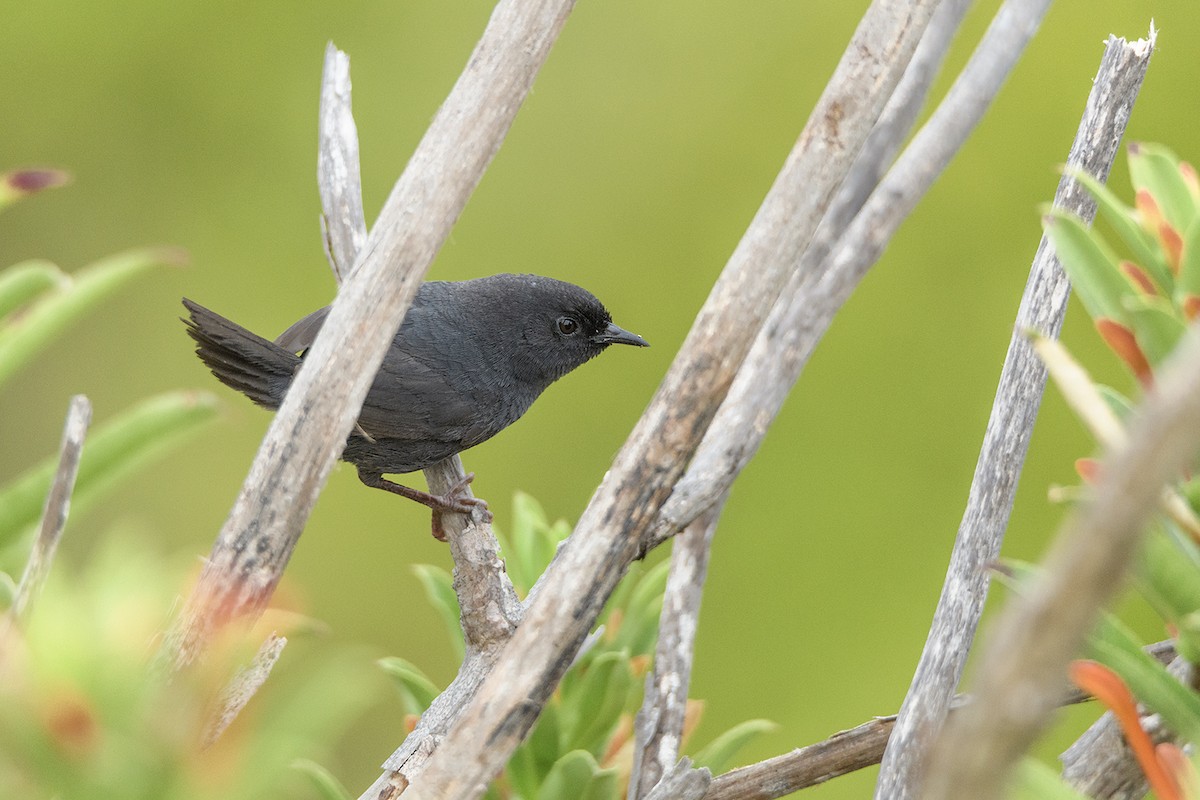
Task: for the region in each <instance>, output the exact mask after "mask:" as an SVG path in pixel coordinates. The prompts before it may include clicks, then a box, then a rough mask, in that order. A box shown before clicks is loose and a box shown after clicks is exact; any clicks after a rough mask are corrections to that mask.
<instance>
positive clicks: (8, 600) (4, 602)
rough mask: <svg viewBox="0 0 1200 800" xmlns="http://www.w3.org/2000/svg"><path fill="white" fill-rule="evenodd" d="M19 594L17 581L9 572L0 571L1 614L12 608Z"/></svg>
mask: <svg viewBox="0 0 1200 800" xmlns="http://www.w3.org/2000/svg"><path fill="white" fill-rule="evenodd" d="M16 596H17V582H16V581H14V580H13V577H12V575H9V574H8V573H7V572H0V614H3V613H4V612H5V611H8V609H10V608H12V604H13V599H14V598H15V597H16Z"/></svg>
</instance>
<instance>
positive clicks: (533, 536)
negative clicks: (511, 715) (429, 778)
mask: <svg viewBox="0 0 1200 800" xmlns="http://www.w3.org/2000/svg"><path fill="white" fill-rule="evenodd" d="M513 509H514V514H513V522H512V529H511V530H512V533H511V535H510V536H505V535H504V534H502V533H501V532H500V531H499V530H496V538H497V539H498V540H499V541H500V543H501V555H502V556H503V558H504V560H505V566H506V569H507V571H508V575H509V578H510V579H511V580H512V582H513V586H514V587H515V588H516V590H517V593H518V595H520V596H522V597H524V596H525V595H526V594H527V593H528V592H529V589H530V588H531V587H532V586H533V584H534V583H535V582H536V581H537V579H538V577H539V576H541V574H542V572H543V571H544V570H545V569H546V567H547V565H549V563H550V560H551V559H552V558H553V557H554V553H555V551H556V550H557V548H558V545H559V543H561V542H562V540H563V539H565V538H566V537H567V535H568V534H569V533H570V532H571V526H570V525H569V524H567V522H566V521H565V520H561V519H560V520H558V521H556V522H554V523H551V522H550V521H549V520H548V519H547V517H546V513H545V511H544V510H543V509H542V507H541V505H540V504H539V503H538V502H537V501H536V500H534V499H533V498H532V497H530V496H529V495H527V494H518V495H517V496H516V497H515V498H513ZM669 566H670V564H669V563H668V562H665V561H664V562H661V563H659V564H657V565H656V566H653V567H649V568H647V567H646V566H645V565H644V564H642V563H641V562H637V563H635V564H634V565H633V566H632V567H631V568H630V570H629V573H628V574H627V575H626V576H625V577H624V578H623V579H622V580H621V583H620V584H619V585H618V587H617V589H616V591H615V592H613V595H612V597H610V598H609V601H608V603H607V604H606V605H605V608H604V612H603V613H602V614H601V616H600V621H599V627H598V628H597V629H596V631H595V632H594V633H593V634H592V636H591V637H590V638H589V639H588V641H587V642H585V643H584V646H583V649H582V652H581V653H580V654H579V655H578V656H577V657H576V659H575V662H574V663H573V664H572V665H571V667H570V669H568V670H567V673H566V675H564V676H563V680H562V683H560V684H559V687H558V689H557V690H556V691H555V692H554V695H553V696H552V697H551V698H550V701H549V702H548V703H547V704H546V707H545V709H544V710H543V711H542V713H541V716H539V717H538V720H537V723H536V724H535V726H534V728H533V731H532V732H531V733H530V734H529V737H528V738H527V739H526V740H525V741H524V742H523V743H522V744H521V746H520V747H518V748H517V750H516V752H515V753H513V756H512V758H511V759H510V760H509V762H508V765H507V766H506V767H505V768H504V771H503V772H502V773H501V775H500V776H499V777H498V778H497V779H496V781H495V782H494V783H493V785H492V787H491V788H490V789H489V791H488V795H487V796H488V797H489V798H492V800H510V798H511V799H512V800H518V799H522V798H523V800H560V798H567V797H570V798H586V800H610V799H613V800H615V798H618V797H624V796H625V792H626V788H627V786H628V784H629V773H630V769H631V768H632V764H633V746H634V739H633V721H634V715H635V714H636V713H637V710H638V708H639V707H640V706H641V703H642V695H643V686H644V683H645V677H646V673H647V671H648V670H649V669H650V667H651V661H652V659H653V655H654V647H655V642H656V641H657V638H658V617H659V613H660V612H661V611H662V601H663V590H664V589H665V588H666V583H667V570H668V568H669ZM413 569H414V570H415V571H416V572H417V574H418V576H419V577H420V580H421V583H422V585H423V586H424V587H425V592H426V595H427V597H428V599H429V602H430V603H431V604H432V605H433V606H434V608H436V609H437V611H438V615H439V616H440V617H441V618H442V619H443V621H445V623H446V630H447V633H448V635H449V636H450V638H451V639H452V640H454V642H455V645H456V650H457V652H458V653H459V654H460V655H461V653H462V650H463V639H462V629H461V628H460V627H459V624H458V617H459V607H458V600H457V598H456V597H455V594H454V590H453V587H452V580H453V579H452V578H451V576H450V573H448V572H446V571H445V570H444V569H441V568H440V567H435V566H430V565H428V564H418V565H416V566H414V568H413ZM380 665H381V666H382V667H383V669H384V671H385V672H386V673H387V674H388V675H389V676H390V677H391V678H392V680H393V682H394V683H395V685H396V687H397V689H398V690H399V691H400V694H401V696H402V698H403V700H404V704H405V707H406V709H407V710H408V713H409V715H410V723H411V725H415V724H416V720H417V718H418V717H419V716H420V715H421V714H422V713H423V712H424V711H425V709H426V708H428V707H429V704H430V703H431V702H432V701H433V698H434V697H436V696H437V694H438V691H439V690H438V688H437V687H436V686H435V684H434V683H433V682H432V681H431V680H430V679H429V678H428V677H426V676H425V674H424V673H422V672H421V670H420V669H419V668H418V667H416V666H415V665H414V664H412V663H411V662H409V661H407V660H405V659H402V658H397V657H390V658H385V659H382V660H381V661H380ZM702 711H703V703H702V702H700V701H697V700H688V708H687V719H686V722H685V726H684V744H685V746H686V743H687V739H688V737H689V735H690V734H691V732H692V730H693V729H694V728H695V726H696V725H697V724H698V723H699V721H700V716H701V713H702ZM774 728H775V725H774V724H773V723H771V722H768V721H766V720H749V721H746V722H743V723H741V724H739V725H737V726H734V727H733V728H731V729H729V730H727V731H725V732H724V733H722V734H721V735H719V736H717V737H716V738H715V739H714V740H713V741H712V742H710V743H709V744H708V745H707V746H705V747H703V748H701V749H700V750H699V751H697V752H696V754H695V756H694V757H693V759H692V760H693V762H694V763H695V764H696V765H697V766H701V767H709V768H710V769H711V770H712V771H713V773H714V774H717V773H720V772H722V771H724V770H726V769H728V768H729V767H730V766H732V762H733V758H734V756H735V755H736V754H737V752H738V751H739V750H740V749H741V748H742V747H743V746H745V745H747V744H748V743H749V742H751V741H752V740H753V739H754V738H755V737H757V736H759V735H760V734H763V733H766V732H768V731H771V730H773V729H774ZM410 729H411V727H410Z"/></svg>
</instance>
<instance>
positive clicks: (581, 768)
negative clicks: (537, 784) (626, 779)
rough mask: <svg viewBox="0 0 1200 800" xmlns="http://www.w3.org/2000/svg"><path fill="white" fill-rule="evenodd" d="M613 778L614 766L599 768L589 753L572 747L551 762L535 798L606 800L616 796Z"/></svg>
mask: <svg viewBox="0 0 1200 800" xmlns="http://www.w3.org/2000/svg"><path fill="white" fill-rule="evenodd" d="M610 776H611V777H610ZM615 778H616V770H615V769H601V768H600V765H599V764H597V763H596V759H595V758H593V757H592V754H591V753H588V752H586V751H584V750H573V751H572V752H570V753H567V754H566V755H565V756H563V757H562V758H560V759H559V760H558V761H557V762H555V764H554V768H553V769H551V770H550V774H549V775H547V776H546V780H545V782H544V783H543V784H542V786H541V789H540V790H539V791H538V793H537V798H536V800H564V799H565V798H579V800H608V798H615V796H616V783H615Z"/></svg>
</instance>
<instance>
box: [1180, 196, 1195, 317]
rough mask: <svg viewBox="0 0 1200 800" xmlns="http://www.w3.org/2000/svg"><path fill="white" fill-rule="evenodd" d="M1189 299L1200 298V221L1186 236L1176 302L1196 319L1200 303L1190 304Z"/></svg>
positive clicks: (1193, 224)
mask: <svg viewBox="0 0 1200 800" xmlns="http://www.w3.org/2000/svg"><path fill="white" fill-rule="evenodd" d="M1189 298H1200V220H1198V221H1196V222H1193V223H1192V226H1191V227H1190V228H1188V229H1187V234H1186V235H1185V236H1184V239H1183V255H1182V256H1181V258H1180V264H1179V280H1178V282H1177V283H1176V286H1175V301H1176V302H1177V303H1178V304H1179V307H1180V308H1181V309H1183V311H1184V313H1185V315H1186V316H1187V318H1188V319H1189V320H1190V319H1195V318H1196V313H1195V312H1196V310H1197V309H1196V306H1197V305H1198V301H1195V300H1192V301H1190V302H1189ZM1189 311H1191V313H1188V312H1189Z"/></svg>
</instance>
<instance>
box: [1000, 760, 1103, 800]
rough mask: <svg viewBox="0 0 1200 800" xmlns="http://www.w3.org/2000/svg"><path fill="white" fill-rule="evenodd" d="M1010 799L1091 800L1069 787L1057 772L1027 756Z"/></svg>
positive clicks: (1016, 776) (1018, 772) (1017, 772)
mask: <svg viewBox="0 0 1200 800" xmlns="http://www.w3.org/2000/svg"><path fill="white" fill-rule="evenodd" d="M1009 798H1010V800H1091V798H1090V797H1088V796H1087V795H1086V794H1081V793H1080V792H1077V791H1075V790H1074V789H1072V788H1071V787H1070V786H1068V785H1067V784H1066V782H1064V781H1063V779H1062V777H1061V776H1060V775H1059V774H1058V772H1057V771H1056V770H1054V769H1052V768H1051V767H1049V766H1047V765H1046V764H1043V763H1042V762H1041V761H1038V760H1037V759H1036V758H1034V757H1033V756H1025V757H1024V758H1023V759H1021V763H1020V764H1018V765H1017V769H1016V773H1015V775H1014V780H1013V783H1012V786H1011V788H1010V794H1009Z"/></svg>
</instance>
